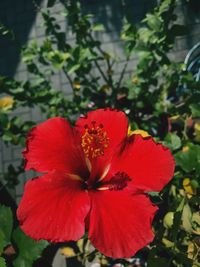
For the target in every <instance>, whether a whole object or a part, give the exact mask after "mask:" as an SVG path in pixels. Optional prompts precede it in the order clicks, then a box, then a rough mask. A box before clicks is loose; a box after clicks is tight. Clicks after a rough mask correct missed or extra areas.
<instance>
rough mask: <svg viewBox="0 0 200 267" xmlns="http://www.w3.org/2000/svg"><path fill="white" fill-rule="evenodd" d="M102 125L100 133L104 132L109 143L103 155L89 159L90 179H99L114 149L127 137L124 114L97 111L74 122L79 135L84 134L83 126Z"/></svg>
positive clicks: (106, 110) (105, 110)
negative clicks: (90, 167) (90, 166)
mask: <svg viewBox="0 0 200 267" xmlns="http://www.w3.org/2000/svg"><path fill="white" fill-rule="evenodd" d="M94 121H95V123H96V124H95V125H97V126H99V125H102V126H103V128H102V131H105V133H106V135H107V137H108V139H109V141H108V147H107V148H105V149H104V155H101V156H97V157H95V158H94V159H92V158H90V161H91V163H92V174H91V177H92V176H93V177H96V176H98V177H100V176H101V175H102V173H103V172H104V171H105V169H106V167H107V165H108V164H109V162H110V159H111V157H112V156H113V154H114V152H115V149H116V148H117V146H118V145H119V144H121V142H122V140H123V139H124V138H125V137H126V136H127V131H128V120H127V118H126V115H125V114H124V112H121V111H118V110H114V109H109V108H107V109H97V110H95V111H91V112H89V113H88V114H87V115H86V116H85V117H82V118H80V119H78V121H77V122H76V126H77V129H78V130H79V132H80V133H81V135H83V134H84V132H85V126H86V125H87V126H89V127H90V126H92V122H94Z"/></svg>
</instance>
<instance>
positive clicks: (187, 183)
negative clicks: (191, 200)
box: [183, 178, 196, 195]
mask: <svg viewBox="0 0 200 267" xmlns="http://www.w3.org/2000/svg"><path fill="white" fill-rule="evenodd" d="M183 188H184V190H185V192H186V193H188V194H189V195H196V189H195V188H193V187H192V185H191V181H190V178H185V179H184V180H183Z"/></svg>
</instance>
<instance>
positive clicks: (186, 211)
mask: <svg viewBox="0 0 200 267" xmlns="http://www.w3.org/2000/svg"><path fill="white" fill-rule="evenodd" d="M182 226H183V228H184V229H185V231H187V232H191V231H192V212H191V208H190V206H189V205H188V204H185V206H184V208H183V213H182Z"/></svg>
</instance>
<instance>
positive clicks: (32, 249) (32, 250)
mask: <svg viewBox="0 0 200 267" xmlns="http://www.w3.org/2000/svg"><path fill="white" fill-rule="evenodd" d="M13 239H14V241H15V243H16V245H17V248H18V251H19V254H18V256H17V258H16V259H15V260H14V262H13V265H14V267H30V266H32V263H33V262H34V261H35V260H36V259H38V258H39V257H40V255H41V253H42V251H43V250H44V249H45V248H46V247H47V246H48V242H47V241H44V240H41V241H38V242H37V241H34V240H33V239H31V238H30V237H28V236H26V235H25V234H24V233H23V232H22V231H21V230H20V229H19V228H17V229H16V230H15V231H14V233H13Z"/></svg>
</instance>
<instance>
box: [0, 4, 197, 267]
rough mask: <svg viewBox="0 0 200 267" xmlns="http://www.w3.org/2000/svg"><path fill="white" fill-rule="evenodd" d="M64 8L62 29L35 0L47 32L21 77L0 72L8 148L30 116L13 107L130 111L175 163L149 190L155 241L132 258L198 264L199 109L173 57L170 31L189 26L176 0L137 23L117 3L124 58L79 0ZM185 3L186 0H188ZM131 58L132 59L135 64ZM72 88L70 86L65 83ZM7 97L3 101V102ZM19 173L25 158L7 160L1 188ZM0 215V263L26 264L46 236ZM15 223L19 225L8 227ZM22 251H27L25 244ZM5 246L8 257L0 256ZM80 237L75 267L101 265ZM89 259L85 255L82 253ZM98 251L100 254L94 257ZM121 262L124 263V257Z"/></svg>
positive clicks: (62, 112)
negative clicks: (161, 183)
mask: <svg viewBox="0 0 200 267" xmlns="http://www.w3.org/2000/svg"><path fill="white" fill-rule="evenodd" d="M61 2H62V5H63V8H62V11H61V14H60V15H59V16H62V17H63V18H64V20H66V21H67V31H66V30H64V31H63V29H62V28H61V27H60V24H59V21H57V20H56V18H55V15H52V10H54V7H55V1H54V0H49V1H48V2H47V5H46V6H45V7H44V9H41V8H40V6H39V4H38V3H37V2H34V5H35V9H36V10H37V12H38V13H39V14H40V15H41V17H42V18H43V22H44V24H43V28H44V29H45V38H44V39H43V41H42V42H40V43H38V42H37V40H35V41H33V42H31V43H29V44H28V46H26V47H24V48H23V50H22V55H21V57H22V60H23V62H24V64H25V65H26V68H27V71H28V74H29V76H28V78H29V79H27V80H26V79H23V80H22V81H20V80H17V79H13V78H11V77H8V76H5V75H4V76H3V75H2V76H1V78H0V92H1V93H2V95H1V99H0V135H1V137H2V140H3V142H4V143H5V144H7V145H9V146H10V145H12V146H18V145H20V146H24V141H25V136H26V134H27V131H28V129H30V128H31V127H32V126H33V125H34V124H35V123H36V122H35V121H34V120H26V119H23V118H21V117H20V116H16V115H15V112H14V111H15V110H18V109H24V108H31V109H34V108H35V107H36V108H37V109H40V110H41V112H42V113H43V114H44V117H53V116H57V115H59V116H64V117H67V118H70V120H71V121H72V122H73V121H74V120H75V118H76V117H77V116H79V115H80V114H82V113H85V112H87V111H88V110H91V109H96V108H98V107H106V106H110V107H115V108H118V109H121V110H124V112H125V113H126V114H127V115H128V117H129V119H130V123H131V127H132V129H138V128H139V129H143V130H146V131H148V132H149V133H150V134H151V135H153V136H154V137H155V138H156V139H157V140H160V141H162V142H163V143H164V144H165V145H167V146H169V147H170V149H171V150H172V151H173V153H174V156H175V159H176V162H177V168H176V172H175V177H174V179H173V181H172V182H171V183H170V184H169V185H168V186H167V187H166V188H165V189H164V190H163V192H161V194H157V193H156V192H152V194H151V198H152V200H153V201H154V202H155V203H156V204H157V205H159V207H160V211H159V213H158V214H157V216H156V218H155V220H154V230H155V233H156V238H155V240H154V242H153V243H152V244H151V245H150V246H149V247H147V248H144V249H143V250H141V251H140V252H139V253H138V255H137V257H139V258H141V259H142V261H144V262H147V263H148V266H152V267H154V266H161V265H163V266H187V267H188V266H193V267H195V266H199V264H200V263H199V259H198V252H199V246H200V241H199V234H200V215H199V204H200V203H199V197H198V196H199V169H200V168H199V166H200V165H199V161H200V146H199V142H200V123H199V116H200V107H199V100H200V95H199V89H200V84H199V82H195V79H194V77H193V75H192V74H191V73H189V72H188V71H187V70H186V69H185V66H184V65H183V64H182V62H181V63H178V62H177V61H176V60H174V58H173V57H172V54H171V51H172V49H173V47H174V43H175V41H176V40H177V39H176V37H177V36H183V35H184V34H186V32H187V28H186V27H185V26H183V25H181V24H179V22H178V18H177V16H176V8H177V5H181V4H182V2H181V1H175V0H163V1H160V3H159V4H158V6H157V7H156V8H155V9H154V10H152V12H151V13H148V14H146V16H145V18H144V19H143V20H142V21H141V23H140V24H135V23H133V20H132V18H131V16H130V14H129V12H128V11H129V5H128V3H127V1H123V2H121V8H122V10H123V16H121V17H120V18H119V19H120V23H121V24H122V25H123V28H122V31H121V45H122V47H123V48H124V55H123V62H122V64H121V63H120V66H119V61H120V58H119V57H118V56H119V55H116V53H113V51H109V50H107V49H106V47H105V46H104V45H102V43H101V42H100V41H99V40H98V38H97V37H98V36H99V34H101V32H103V31H104V29H103V27H102V25H101V24H98V23H97V21H96V20H95V17H92V16H91V15H90V14H87V13H86V11H85V10H84V3H82V5H80V4H79V2H77V1H61ZM192 2H194V1H192ZM190 4H191V3H190ZM0 31H1V36H2V38H8V39H9V40H12V42H13V43H14V44H16V43H15V42H16V40H17V39H16V38H17V37H16V36H15V35H14V34H13V32H12V31H10V29H8V28H7V27H6V26H5V25H3V24H1V25H0ZM135 61H136V62H137V65H136V66H135V64H133V62H135ZM57 73H59V75H63V76H65V80H67V83H66V88H67V86H68V88H70V90H71V94H70V95H69V94H68V91H67V90H66V92H62V91H59V90H58V89H59V88H56V86H55V82H54V81H52V79H51V77H55V74H57ZM68 90H69V89H68ZM5 96H7V98H5ZM22 175H24V174H23V163H21V164H19V165H18V166H15V165H14V164H10V165H9V166H8V168H7V170H6V171H5V170H4V171H3V172H2V173H1V179H2V184H3V185H6V186H7V187H8V188H15V187H16V186H17V184H18V183H19V179H20V177H21V176H22ZM0 214H2V217H1V216H0V221H1V224H0V225H1V226H0V230H1V231H0V244H2V245H0V253H2V256H3V257H2V258H0V266H5V260H4V259H6V260H7V264H11V265H12V264H13V266H27V267H28V266H31V265H32V262H33V261H34V260H35V259H36V258H37V257H39V255H40V253H41V251H42V249H43V248H45V247H46V246H47V243H46V242H43V241H42V242H41V243H40V244H37V243H35V242H34V241H32V240H30V239H29V238H27V237H26V236H24V235H23V233H22V232H21V231H20V230H19V229H18V228H17V229H15V230H13V223H12V214H11V211H10V210H9V209H8V208H6V207H4V206H2V207H1V212H0ZM14 228H16V226H14ZM27 247H29V250H27ZM8 248H9V249H10V250H11V251H12V253H10V252H7V249H8ZM88 249H89V250H90V246H89V245H88V243H87V240H84V242H83V243H80V242H79V243H78V244H77V245H75V244H73V247H70V246H69V245H67V249H66V247H65V250H64V252H63V253H64V254H65V255H66V257H70V258H75V259H76V260H78V261H80V262H81V263H82V264H85V261H93V260H97V258H98V260H99V261H100V262H101V264H102V265H103V266H107V265H108V264H112V263H113V261H112V260H111V259H107V258H105V257H103V256H101V255H99V254H98V253H97V252H96V251H92V252H91V251H90V253H88ZM86 255H87V257H86ZM95 256H97V258H96V257H95ZM122 262H123V263H124V264H125V265H127V266H128V264H129V263H128V262H127V261H126V260H122Z"/></svg>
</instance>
